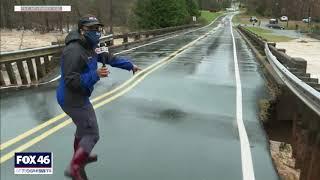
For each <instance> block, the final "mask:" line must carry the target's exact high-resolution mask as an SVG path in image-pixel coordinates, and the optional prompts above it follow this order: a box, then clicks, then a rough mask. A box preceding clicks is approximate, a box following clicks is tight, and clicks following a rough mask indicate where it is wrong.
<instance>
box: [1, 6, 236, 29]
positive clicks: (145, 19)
mask: <svg viewBox="0 0 320 180" xmlns="http://www.w3.org/2000/svg"><path fill="white" fill-rule="evenodd" d="M230 2H231V0H81V1H80V0H1V9H0V16H1V17H0V20H1V21H0V28H8V29H12V28H18V29H34V30H37V31H42V32H48V31H51V30H62V29H64V28H66V29H69V28H72V26H74V25H76V24H77V20H78V19H79V17H81V16H83V15H85V14H94V15H96V16H97V17H98V19H99V20H100V21H101V22H102V23H103V24H105V25H106V26H108V25H110V24H112V25H114V26H127V27H133V28H139V29H152V28H161V27H168V26H177V25H182V24H187V23H190V22H191V21H192V16H196V17H199V16H200V11H199V10H200V9H205V10H211V11H218V10H221V9H223V8H225V7H229V5H230ZM15 5H71V10H72V11H71V12H14V6H15Z"/></svg>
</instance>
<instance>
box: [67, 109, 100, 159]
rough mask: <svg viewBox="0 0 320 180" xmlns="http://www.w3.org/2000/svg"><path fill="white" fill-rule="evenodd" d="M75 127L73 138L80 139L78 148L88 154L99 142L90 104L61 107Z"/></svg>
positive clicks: (95, 121)
mask: <svg viewBox="0 0 320 180" xmlns="http://www.w3.org/2000/svg"><path fill="white" fill-rule="evenodd" d="M62 109H63V111H64V112H65V113H66V114H67V115H69V116H70V117H71V118H72V121H73V122H74V124H75V125H76V127H77V130H76V133H75V136H76V138H78V139H80V143H79V146H80V147H82V148H83V149H84V150H85V152H87V153H89V154H90V152H91V151H92V149H93V147H94V146H95V144H96V143H97V142H98V140H99V127H98V122H97V117H96V114H95V112H94V109H93V106H92V104H89V105H86V106H84V107H62Z"/></svg>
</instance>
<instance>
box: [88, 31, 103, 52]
mask: <svg viewBox="0 0 320 180" xmlns="http://www.w3.org/2000/svg"><path fill="white" fill-rule="evenodd" d="M84 37H85V38H86V40H87V42H88V44H89V45H90V47H92V48H94V47H96V46H97V44H98V43H99V39H100V37H101V33H100V32H99V31H86V32H85V33H84Z"/></svg>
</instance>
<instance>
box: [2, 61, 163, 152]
mask: <svg viewBox="0 0 320 180" xmlns="http://www.w3.org/2000/svg"><path fill="white" fill-rule="evenodd" d="M163 61H164V60H163V59H162V60H160V61H158V62H156V63H154V64H152V65H150V66H148V67H147V68H146V69H143V70H142V71H140V72H138V73H137V74H136V75H135V76H133V77H131V78H130V79H128V80H127V81H125V82H124V83H122V84H121V85H120V86H118V87H116V88H115V89H113V90H111V91H108V92H107V93H104V94H102V95H100V96H98V97H96V98H94V99H93V100H92V101H91V102H92V103H95V102H97V101H99V100H101V99H103V98H105V97H107V96H109V95H111V94H113V93H115V92H117V91H120V90H121V89H122V88H124V87H125V86H127V85H128V84H130V83H131V82H133V81H134V80H135V79H137V78H138V77H140V76H141V74H142V73H145V72H147V71H149V70H150V69H152V68H154V67H155V66H157V65H159V64H161V63H163ZM65 116H66V114H65V113H62V114H59V115H58V116H56V117H54V118H51V119H49V120H47V121H46V122H44V123H42V124H40V125H38V126H36V127H34V128H32V129H30V130H28V131H26V132H24V133H22V134H20V135H18V136H17V137H15V138H12V139H10V140H8V141H6V142H4V143H2V144H1V145H0V151H2V150H4V149H6V148H7V147H9V146H11V145H13V144H15V143H17V142H19V141H21V140H23V139H24V138H26V137H28V136H30V135H32V134H34V133H36V132H37V131H40V130H41V129H43V128H45V127H47V126H49V125H51V124H53V123H55V122H57V121H59V120H61V119H62V118H64V117H65Z"/></svg>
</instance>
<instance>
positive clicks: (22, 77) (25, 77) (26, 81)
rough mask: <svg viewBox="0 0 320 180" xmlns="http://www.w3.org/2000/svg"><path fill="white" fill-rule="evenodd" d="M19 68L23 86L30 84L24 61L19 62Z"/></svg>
mask: <svg viewBox="0 0 320 180" xmlns="http://www.w3.org/2000/svg"><path fill="white" fill-rule="evenodd" d="M17 67H18V71H19V74H20V78H21V82H22V84H28V79H27V75H26V71H25V69H24V67H23V61H17Z"/></svg>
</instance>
